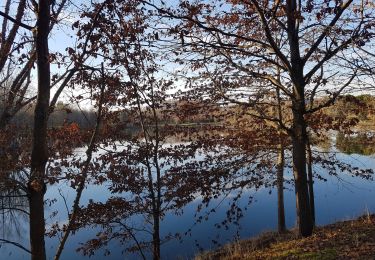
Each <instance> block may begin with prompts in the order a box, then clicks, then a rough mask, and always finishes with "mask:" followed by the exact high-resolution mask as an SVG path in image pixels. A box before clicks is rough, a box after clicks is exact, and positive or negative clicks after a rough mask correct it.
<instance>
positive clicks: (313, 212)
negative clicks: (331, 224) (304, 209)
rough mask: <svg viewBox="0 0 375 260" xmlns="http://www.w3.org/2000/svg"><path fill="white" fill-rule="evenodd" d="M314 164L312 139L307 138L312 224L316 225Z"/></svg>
mask: <svg viewBox="0 0 375 260" xmlns="http://www.w3.org/2000/svg"><path fill="white" fill-rule="evenodd" d="M312 164H313V160H312V153H311V145H310V141H309V140H307V176H308V184H309V198H310V209H311V218H312V224H313V226H314V227H315V198H314V177H313V170H312Z"/></svg>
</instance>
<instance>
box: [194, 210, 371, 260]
mask: <svg viewBox="0 0 375 260" xmlns="http://www.w3.org/2000/svg"><path fill="white" fill-rule="evenodd" d="M374 223H375V216H374V215H370V214H368V215H364V216H362V217H360V218H358V219H355V220H347V221H340V222H337V223H334V224H331V225H327V226H322V227H316V228H315V230H314V234H313V235H312V236H311V237H309V238H302V239H301V238H299V237H298V235H297V234H296V230H291V231H287V232H285V233H283V234H279V233H276V232H268V233H264V234H261V235H260V236H259V237H257V238H253V239H250V240H243V241H238V242H236V243H234V244H228V245H226V246H225V247H223V248H221V249H219V250H217V251H215V252H207V253H203V254H201V255H198V256H196V257H195V259H196V260H209V259H223V260H224V259H227V260H229V259H345V258H350V259H372V258H373V256H374V254H375V249H374V244H375V240H374V237H375V226H374Z"/></svg>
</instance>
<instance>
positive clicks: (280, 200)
mask: <svg viewBox="0 0 375 260" xmlns="http://www.w3.org/2000/svg"><path fill="white" fill-rule="evenodd" d="M277 72H278V73H277V76H278V80H279V81H280V70H279V68H277ZM276 101H277V109H276V113H275V116H277V118H278V119H279V120H280V124H281V123H282V122H283V112H282V107H281V97H280V89H278V88H277V89H276ZM280 124H279V125H278V126H277V127H278V135H279V138H278V140H279V144H278V147H277V153H278V156H277V180H276V181H277V216H278V218H277V220H278V221H277V230H278V232H279V233H283V232H285V230H286V226H285V209H284V166H285V156H284V145H283V140H282V133H283V132H282V129H281V126H280Z"/></svg>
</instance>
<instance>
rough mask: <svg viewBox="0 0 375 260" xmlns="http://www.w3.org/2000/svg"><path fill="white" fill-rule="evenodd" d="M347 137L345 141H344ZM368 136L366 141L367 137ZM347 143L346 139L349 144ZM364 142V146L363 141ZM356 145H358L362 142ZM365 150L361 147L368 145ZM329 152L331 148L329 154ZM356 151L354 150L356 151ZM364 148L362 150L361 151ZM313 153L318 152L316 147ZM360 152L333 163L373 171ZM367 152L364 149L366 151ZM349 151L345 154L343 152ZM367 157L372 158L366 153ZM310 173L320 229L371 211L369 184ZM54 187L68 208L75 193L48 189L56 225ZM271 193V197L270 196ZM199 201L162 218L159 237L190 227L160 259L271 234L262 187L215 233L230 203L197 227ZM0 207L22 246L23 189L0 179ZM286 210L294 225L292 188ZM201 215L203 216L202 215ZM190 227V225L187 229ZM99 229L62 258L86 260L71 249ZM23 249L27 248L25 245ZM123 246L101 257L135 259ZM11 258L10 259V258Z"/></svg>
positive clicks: (72, 241)
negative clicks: (231, 221)
mask: <svg viewBox="0 0 375 260" xmlns="http://www.w3.org/2000/svg"><path fill="white" fill-rule="evenodd" d="M345 138H346V139H345ZM361 138H362V139H360V138H357V139H356V138H355V137H354V138H352V139H348V137H345V136H343V135H341V136H340V134H338V135H337V143H336V145H337V148H338V149H339V150H340V151H342V152H345V151H346V150H343V148H342V145H347V143H348V142H349V141H350V142H353V145H354V142H355V140H359V141H361V140H367V139H363V137H361ZM366 138H367V137H366ZM348 140H349V141H348ZM363 143H364V142H363ZM363 143H362V142H360V144H358V147H363V146H361V145H362V144H363ZM369 146H370V145H368V146H365V147H369ZM332 149H333V148H332V147H331V150H330V151H333V150H332ZM356 149H359V148H356ZM361 149H362V150H365V149H364V148H361ZM315 150H317V149H315ZM362 150H356V152H354V150H351V151H353V152H350V153H355V155H350V156H348V155H347V154H338V155H337V156H338V159H339V160H341V161H343V162H346V163H348V164H351V165H352V166H353V167H355V166H358V167H362V168H374V167H375V159H374V157H371V156H365V155H367V153H364V154H365V155H359V154H360V152H359V151H362ZM366 151H368V150H366ZM348 153H349V152H348ZM368 154H374V152H372V153H368ZM314 170H315V171H316V172H319V174H322V175H323V176H324V177H325V180H326V181H324V182H322V181H318V180H317V181H316V183H315V187H314V188H315V198H316V206H317V208H316V212H317V220H316V221H317V224H318V225H323V224H328V223H332V222H334V221H337V220H341V219H344V218H353V217H356V216H358V215H360V214H363V213H364V212H365V210H367V209H368V210H369V211H370V212H375V201H374V200H373V198H374V195H375V194H374V193H375V189H374V182H373V181H368V180H363V179H361V178H353V177H352V176H349V175H343V176H341V175H340V178H336V177H335V176H329V175H328V174H327V169H325V168H324V167H322V166H320V165H314ZM13 177H14V178H11V179H13V180H14V179H16V180H17V178H18V180H19V182H18V183H22V178H24V177H27V176H24V177H22V175H18V176H13ZM286 178H289V179H291V178H292V174H291V172H290V169H287V172H286ZM59 189H62V190H63V195H64V196H65V197H66V198H65V199H66V201H67V203H68V204H69V205H71V203H72V201H73V199H74V194H75V193H74V192H75V191H74V190H73V189H71V188H70V187H68V186H64V184H63V183H59V184H57V185H54V186H51V187H49V189H48V190H47V193H46V198H47V199H54V198H58V200H57V202H56V203H55V204H53V205H52V206H51V207H46V211H47V212H46V214H45V215H46V218H47V223H49V224H51V223H54V222H56V221H58V222H59V223H64V222H66V219H67V215H66V214H65V213H66V212H65V205H64V201H63V200H62V199H61V196H60V194H59ZM270 191H271V194H270ZM111 195H112V194H110V193H109V192H108V190H107V187H105V186H95V185H94V186H88V188H87V189H86V190H85V191H84V194H83V198H82V205H86V204H87V203H88V202H89V201H90V199H95V200H96V201H103V202H104V201H105V200H106V199H107V198H108V197H110V196H111ZM250 196H253V197H254V198H255V199H254V201H253V203H251V204H250V205H248V203H247V202H248V199H249V197H250ZM199 203H200V201H199V198H197V200H196V201H194V202H193V203H191V204H189V205H187V206H186V207H185V208H184V213H183V214H182V215H179V216H176V215H173V214H168V215H166V216H165V218H164V220H163V221H162V223H161V231H162V235H164V236H167V235H168V234H169V233H177V232H179V233H181V234H184V232H186V231H187V230H188V229H190V228H191V229H192V231H191V232H188V235H186V236H183V237H182V240H181V241H178V240H172V241H169V242H167V243H165V244H163V246H162V256H163V259H176V256H177V255H179V256H180V257H181V258H180V259H190V258H192V257H193V256H194V255H195V254H196V253H197V252H198V250H199V248H203V249H205V250H207V249H212V248H215V246H216V244H215V243H213V241H217V242H219V243H220V244H224V243H227V242H230V241H232V240H233V239H234V238H236V237H239V238H248V237H250V236H255V235H257V234H259V233H260V232H264V231H267V230H275V229H276V227H277V197H276V192H275V190H274V189H273V188H263V189H260V190H258V191H253V190H247V191H245V194H244V195H243V197H242V198H241V200H240V201H239V204H240V206H241V207H243V208H245V207H247V208H248V209H247V210H246V211H245V212H244V217H243V218H241V220H240V223H239V225H238V226H237V225H230V226H229V229H228V230H225V229H217V228H216V227H215V226H216V225H217V223H220V222H222V221H223V220H225V218H226V211H227V209H228V207H230V203H231V200H230V199H229V198H228V199H227V200H223V201H220V199H218V200H217V201H213V202H212V205H211V208H209V209H207V211H208V212H209V211H210V209H212V208H215V207H216V205H217V204H219V203H221V206H220V208H217V209H216V211H215V213H214V214H211V215H210V217H209V218H208V220H207V221H202V223H199V224H198V225H194V222H195V219H196V217H195V216H194V215H195V213H196V207H197V205H198V204H199ZM0 206H1V212H0V214H1V215H0V217H1V218H2V226H1V233H0V236H2V237H7V238H8V239H12V240H13V241H17V242H19V243H21V244H22V245H28V239H27V235H25V234H27V230H28V227H27V224H28V216H27V197H25V196H24V193H23V192H22V189H18V190H17V189H9V183H7V184H6V182H4V181H1V182H0ZM10 209H13V210H10ZM55 210H58V211H59V214H58V215H56V216H55V218H53V219H52V218H51V219H50V218H49V217H48V216H49V215H51V213H52V212H53V211H55ZM285 211H286V222H287V227H288V228H291V227H293V226H295V223H296V216H295V196H294V191H293V187H292V186H290V185H289V186H287V190H286V192H285ZM201 215H204V214H203V213H202V214H201ZM192 226H193V227H192ZM99 231H100V230H99V229H90V228H87V229H84V230H79V231H78V232H76V234H75V235H73V236H72V237H70V238H69V239H68V243H67V245H66V249H65V251H64V252H63V255H62V259H69V258H71V259H88V257H84V256H82V255H81V254H79V253H77V252H76V251H75V250H76V249H77V248H78V247H79V246H80V243H84V242H86V241H88V240H89V239H92V238H94V237H95V234H96V233H98V232H99ZM57 243H58V237H54V238H46V248H47V254H48V257H49V258H52V257H53V254H54V253H55V250H56V245H57ZM81 245H82V244H81ZM26 247H27V246H26ZM123 247H124V246H123V245H120V243H118V242H116V241H112V242H111V244H110V245H109V249H110V251H111V255H109V256H107V257H106V259H124V258H125V259H139V258H140V256H139V254H133V255H126V256H123V255H122V252H123V251H124V248H123ZM9 254H11V255H9ZM104 254H105V252H104V251H100V250H99V251H97V252H96V253H95V255H94V256H93V257H91V258H90V259H103V258H104V256H103V255H104ZM5 257H6V258H7V259H9V260H10V259H29V255H27V254H26V253H24V252H22V250H20V249H19V248H16V247H14V246H12V245H7V246H6V247H1V248H0V259H3V258H5Z"/></svg>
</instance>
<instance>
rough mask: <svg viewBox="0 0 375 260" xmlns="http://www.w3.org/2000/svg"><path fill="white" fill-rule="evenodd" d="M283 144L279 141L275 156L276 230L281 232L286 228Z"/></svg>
mask: <svg viewBox="0 0 375 260" xmlns="http://www.w3.org/2000/svg"><path fill="white" fill-rule="evenodd" d="M284 165H285V159H284V146H283V145H282V144H281V143H280V144H279V145H278V157H277V213H278V214H277V215H278V225H277V227H278V228H277V230H278V232H279V233H283V232H285V230H286V226H285V210H284Z"/></svg>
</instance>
